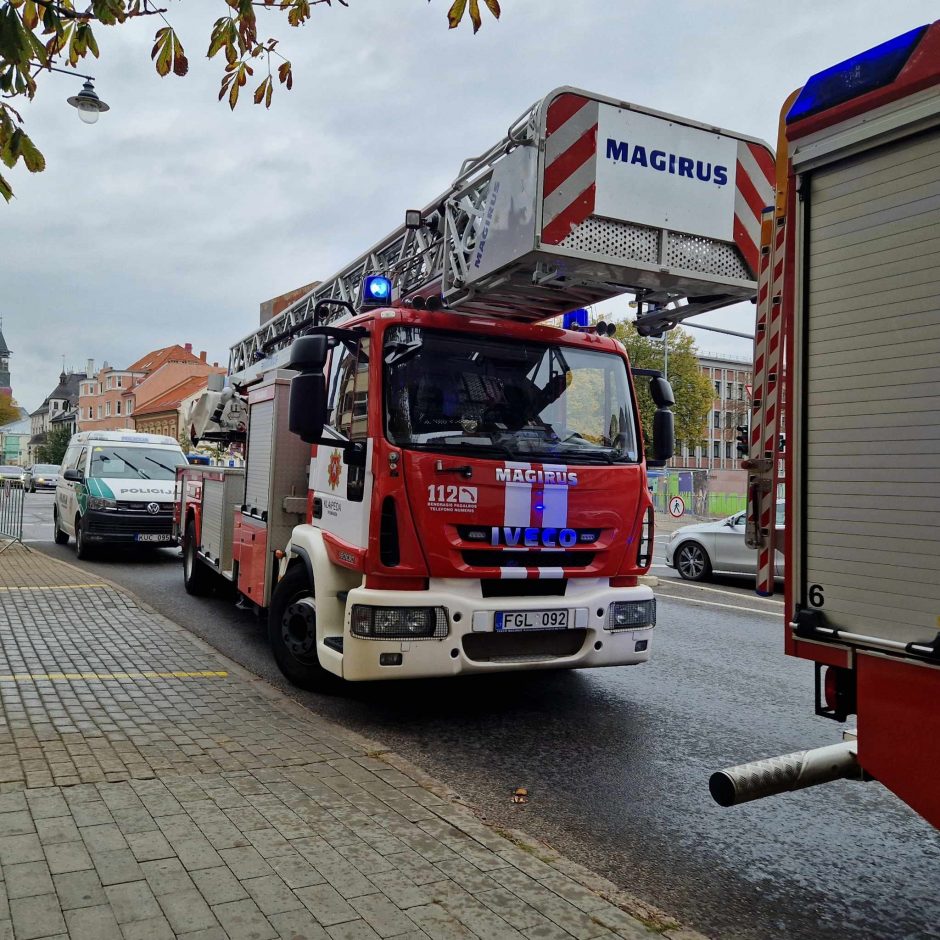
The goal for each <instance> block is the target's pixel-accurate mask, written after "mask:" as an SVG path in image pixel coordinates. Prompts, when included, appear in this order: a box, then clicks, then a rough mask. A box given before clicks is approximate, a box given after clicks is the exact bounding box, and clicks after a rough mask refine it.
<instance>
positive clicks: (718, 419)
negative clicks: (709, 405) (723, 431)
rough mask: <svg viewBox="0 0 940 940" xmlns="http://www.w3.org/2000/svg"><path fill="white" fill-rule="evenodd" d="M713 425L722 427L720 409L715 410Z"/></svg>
mask: <svg viewBox="0 0 940 940" xmlns="http://www.w3.org/2000/svg"><path fill="white" fill-rule="evenodd" d="M712 427H714V428H720V427H721V412H720V411H716V412H714V416H713V417H712Z"/></svg>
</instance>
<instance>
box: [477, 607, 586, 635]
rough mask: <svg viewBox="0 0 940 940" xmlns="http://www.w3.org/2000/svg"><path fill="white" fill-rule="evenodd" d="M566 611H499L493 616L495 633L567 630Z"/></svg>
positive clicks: (567, 612)
mask: <svg viewBox="0 0 940 940" xmlns="http://www.w3.org/2000/svg"><path fill="white" fill-rule="evenodd" d="M569 613H570V612H569V611H567V610H500V611H497V613H496V616H495V620H494V623H495V626H496V631H497V633H508V632H510V631H512V630H567V629H568V614H569Z"/></svg>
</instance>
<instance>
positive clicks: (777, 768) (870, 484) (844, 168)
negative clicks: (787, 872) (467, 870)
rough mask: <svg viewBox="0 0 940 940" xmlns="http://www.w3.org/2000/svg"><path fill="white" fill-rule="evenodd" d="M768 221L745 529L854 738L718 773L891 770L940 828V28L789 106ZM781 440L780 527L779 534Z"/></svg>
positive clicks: (861, 774) (865, 775)
mask: <svg viewBox="0 0 940 940" xmlns="http://www.w3.org/2000/svg"><path fill="white" fill-rule="evenodd" d="M777 161H778V162H777V184H776V203H775V205H774V206H772V207H770V208H769V209H768V211H767V213H766V215H765V219H764V233H763V239H762V252H763V258H762V264H761V275H760V288H759V292H758V310H757V333H756V345H755V378H754V416H753V417H754V421H753V429H752V435H751V442H750V443H751V452H750V457H749V459H748V460H747V461H746V462H745V466H746V467H747V468H748V470H749V480H750V510H749V521H748V540H749V543H750V544H751V545H752V547H754V548H756V549H757V550H758V559H759V562H758V567H759V578H758V588H759V590H762V591H765V592H769V591H772V587H773V581H772V579H773V554H774V548H775V544H776V545H782V546H783V547H784V549H785V552H786V566H787V568H786V570H787V584H786V651H787V653H789V654H790V655H791V656H798V657H801V658H803V659H808V660H810V661H812V662H813V663H814V664H815V673H816V713H817V714H818V715H821V716H825V717H827V718H834V719H836V720H838V721H843V722H844V721H846V719H847V718H848V717H849V716H852V715H854V716H856V717H857V730H852V731H849V732H846V734H845V740H844V741H843V742H842V743H841V744H835V745H831V746H829V747H825V748H819V749H814V750H810V751H804V752H799V753H797V754H790V755H787V756H786V757H781V758H773V759H770V760H766V761H757V762H755V763H753V764H746V765H743V766H741V767H735V768H729V769H728V770H725V771H720V772H718V773H716V774H715V775H713V777H712V781H711V789H712V794H713V796H714V797H715V798H716V799H717V800H718V801H719V802H720V803H722V804H723V805H730V804H732V803H737V802H743V801H745V800H750V799H756V798H757V797H760V796H766V795H769V794H771V793H777V792H781V791H783V790H790V789H797V788H800V787H804V786H809V785H811V784H814V783H822V782H825V781H827V780H833V779H837V778H839V777H854V778H860V779H869V780H870V779H876V780H879V781H880V782H881V783H883V784H884V785H885V786H886V787H888V788H889V789H890V790H892V791H893V792H894V793H896V794H897V795H898V796H899V797H901V799H903V800H904V801H905V802H907V803H908V804H910V805H911V806H912V807H913V808H914V809H916V810H917V811H918V812H919V813H921V814H922V815H923V816H924V817H926V818H927V819H928V820H929V821H930V822H931V823H933V824H934V825H935V826H940V785H938V782H937V767H938V766H940V709H938V703H940V495H938V485H940V21H938V22H936V23H934V24H933V25H932V26H924V27H921V28H919V29H914V30H911V31H910V32H908V33H905V34H904V35H902V36H898V37H896V38H894V39H892V40H890V41H889V42H886V43H883V44H881V45H879V46H877V47H875V48H874V49H869V50H868V51H867V52H864V53H862V54H860V55H858V56H855V57H853V58H852V59H849V60H848V61H846V62H841V63H839V64H838V65H835V66H833V67H832V68H829V69H826V70H825V71H824V72H820V73H819V74H817V75H814V76H813V77H812V78H810V79H809V81H808V82H807V83H806V86H805V87H804V88H803V89H801V90H800V91H799V92H796V93H794V94H793V95H792V96H791V97H790V99H789V100H788V102H787V104H786V105H785V106H784V109H783V114H782V117H781V134H780V142H779V144H778V151H777ZM784 438H785V451H784V460H785V487H786V501H787V512H786V528H785V531H784V532H777V531H775V530H774V513H773V505H774V499H775V497H776V495H777V484H778V482H779V469H780V463H781V460H780V445H781V443H784Z"/></svg>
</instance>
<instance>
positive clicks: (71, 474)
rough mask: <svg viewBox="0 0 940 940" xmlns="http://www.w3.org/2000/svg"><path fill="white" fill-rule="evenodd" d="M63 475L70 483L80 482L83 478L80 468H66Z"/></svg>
mask: <svg viewBox="0 0 940 940" xmlns="http://www.w3.org/2000/svg"><path fill="white" fill-rule="evenodd" d="M63 477H64V478H65V479H66V480H68V481H69V482H71V483H81V482H82V481H83V480H84V479H85V474H84V473H82V471H81V470H66V471H65V473H64V474H63Z"/></svg>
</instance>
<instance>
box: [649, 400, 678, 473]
mask: <svg viewBox="0 0 940 940" xmlns="http://www.w3.org/2000/svg"><path fill="white" fill-rule="evenodd" d="M666 387H667V388H669V383H668V382H666ZM669 391H670V393H671V392H672V389H671V388H669ZM675 449H676V430H675V417H674V416H673V413H672V412H671V411H670V410H669V409H668V408H664V407H660V408H657V409H656V413H655V414H654V415H653V456H654V457H655V459H656V462H657V463H659V462H660V461H662V463H665V462H666V461H667V460H669V459H671V458H672V455H673V453H674V452H675Z"/></svg>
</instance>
